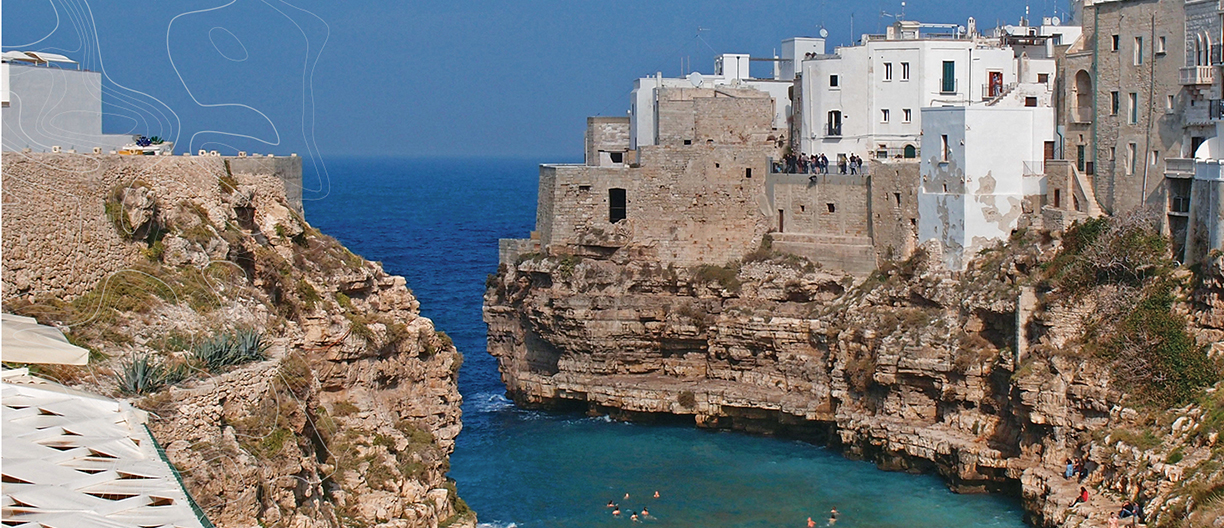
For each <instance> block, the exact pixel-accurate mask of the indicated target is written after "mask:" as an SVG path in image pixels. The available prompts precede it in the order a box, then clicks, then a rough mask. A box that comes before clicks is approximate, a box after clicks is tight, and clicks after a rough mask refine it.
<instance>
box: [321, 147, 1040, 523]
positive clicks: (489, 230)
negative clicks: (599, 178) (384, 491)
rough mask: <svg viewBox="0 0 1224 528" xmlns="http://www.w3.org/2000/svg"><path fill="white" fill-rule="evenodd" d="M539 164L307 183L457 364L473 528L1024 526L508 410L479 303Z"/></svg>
mask: <svg viewBox="0 0 1224 528" xmlns="http://www.w3.org/2000/svg"><path fill="white" fill-rule="evenodd" d="M540 161H541V160H529V159H417V158H414V159H393V158H339V159H338V158H329V159H327V160H326V162H327V166H328V171H329V173H330V181H323V182H321V183H320V184H317V185H321V186H322V187H319V188H321V189H323V190H327V187H330V192H327V194H326V196H323V193H311V192H310V189H311V187H312V185H316V184H312V182H311V181H310V179H309V178H307V181H306V182H305V186H306V188H307V192H306V198H307V201H306V203H305V208H306V218H307V220H308V221H309V222H310V223H311V224H312V225H314V226H315V227H317V228H319V229H321V230H322V231H323V232H324V233H327V234H329V235H331V236H334V237H336V238H337V239H339V240H340V241H341V242H343V243H344V245H346V246H348V248H349V249H351V250H352V251H353V252H355V253H357V254H359V255H361V256H363V257H365V258H367V259H370V260H378V261H382V263H383V266H384V267H385V268H386V270H387V272H388V273H393V274H397V275H403V276H404V277H406V278H407V279H408V286H409V287H410V288H412V290H413V291H414V292H415V294H416V296H417V298H418V299H419V300H420V301H421V312H422V314H423V315H425V316H426V317H429V318H431V319H433V321H434V323H435V324H436V325H437V327H438V329H440V330H443V331H445V332H446V333H448V334H449V335H450V336H451V337H452V338H453V339H454V341H455V345H456V346H457V347H458V348H459V351H460V352H462V353H463V355H464V357H465V361H464V364H463V368H462V369H461V370H460V373H459V390H460V392H461V393H462V394H463V398H464V404H463V432H462V433H461V434H460V435H459V438H458V439H457V445H456V447H455V453H454V454H453V455H452V456H451V472H450V475H451V477H453V478H454V479H455V480H456V481H457V483H458V489H459V494H460V496H462V497H463V498H464V499H465V500H466V501H467V503H468V504H469V505H470V506H471V507H472V509H473V510H475V511H476V512H477V514H478V515H479V517H480V522H481V524H482V525H483V526H489V527H496V528H509V527H511V526H514V527H515V528H537V527H540V528H543V527H548V528H552V527H557V528H582V527H601V526H621V527H626V528H627V527H629V526H632V525H634V523H633V522H632V521H630V520H629V518H628V515H629V512H630V511H640V510H641V509H642V508H647V509H649V511H650V517H648V518H645V519H644V520H643V522H642V523H641V524H642V525H643V527H644V528H649V527H656V528H664V527H703V528H724V527H787V526H790V527H796V528H801V527H805V526H806V520H807V518H808V517H812V518H813V519H814V520H816V521H817V525H818V526H824V525H825V524H826V522H827V518H828V513H829V510H830V509H831V508H837V510H838V512H839V516H838V521H837V523H836V526H838V527H897V528H902V527H904V528H920V527H932V528H934V527H1001V528H1020V527H1023V526H1024V524H1023V522H1022V519H1023V512H1022V510H1021V508H1020V504H1019V502H1018V501H1017V500H1016V499H1014V498H1008V497H1001V496H990V495H956V494H953V493H951V492H949V491H948V490H947V488H946V487H945V486H944V484H943V483H942V481H941V480H940V479H939V478H938V477H935V476H931V475H909V474H903V473H890V472H884V471H880V470H877V469H876V468H875V466H874V465H872V464H870V463H867V462H855V461H851V460H847V459H845V458H843V457H842V456H841V455H839V454H837V453H835V452H831V451H829V450H827V449H824V448H821V447H817V446H814V445H810V444H806V443H803V442H799V441H794V440H787V439H778V438H766V437H755V436H749V435H744V434H739V433H724V432H709V431H701V430H697V429H696V428H694V427H692V426H685V425H642V424H626V423H617V422H612V421H610V420H608V419H606V418H589V417H586V416H583V415H574V414H556V413H545V412H539V411H527V410H522V409H518V408H516V407H515V406H514V405H513V404H512V403H510V402H509V401H507V400H506V398H505V397H504V396H503V393H504V391H505V387H504V386H503V385H502V384H501V381H500V379H499V377H498V374H497V364H496V362H495V361H494V359H493V358H492V357H491V356H489V355H488V353H487V352H486V351H485V325H484V322H483V321H482V320H481V303H482V299H483V294H484V283H485V277H486V276H487V274H489V273H493V272H494V271H496V269H497V239H499V238H525V237H526V236H527V235H528V233H530V232H531V230H532V229H534V226H535V205H536V189H537V180H536V177H537V164H538V163H540ZM554 161H555V160H554ZM329 184H330V185H329ZM312 197H313V198H315V199H313V200H312V199H311V198H312ZM655 491H658V492H659V494H660V497H659V498H658V499H655V498H653V494H654V492H655ZM626 493H628V494H629V499H624V498H623V497H624V495H625V494H626ZM609 500H615V501H616V502H618V503H619V504H620V505H621V508H622V509H623V510H624V513H623V515H622V516H621V518H613V516H612V515H611V512H610V510H609V509H608V508H606V505H607V503H608V501H609Z"/></svg>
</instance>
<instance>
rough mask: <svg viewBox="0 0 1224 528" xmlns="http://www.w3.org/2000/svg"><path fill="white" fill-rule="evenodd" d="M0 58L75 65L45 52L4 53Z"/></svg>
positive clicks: (61, 57) (57, 55)
mask: <svg viewBox="0 0 1224 528" xmlns="http://www.w3.org/2000/svg"><path fill="white" fill-rule="evenodd" d="M2 57H3V59H4V60H5V61H21V62H34V63H38V64H46V63H49V62H66V63H69V64H76V63H77V62H76V61H74V60H72V59H69V58H68V57H65V56H63V55H60V54H58V53H47V52H45V51H6V52H4V54H3V55H2Z"/></svg>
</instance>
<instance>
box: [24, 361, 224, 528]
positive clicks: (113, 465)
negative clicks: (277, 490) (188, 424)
mask: <svg viewBox="0 0 1224 528" xmlns="http://www.w3.org/2000/svg"><path fill="white" fill-rule="evenodd" d="M0 402H2V404H0V418H2V421H3V427H0V435H2V436H3V448H4V451H3V467H0V472H3V473H4V486H3V487H2V488H3V490H2V492H0V503H2V504H3V508H2V509H0V521H2V522H3V523H4V524H6V525H8V526H22V527H24V526H30V527H41V528H94V527H96V528H143V527H160V528H204V527H205V526H209V527H211V526H212V524H211V523H209V522H207V519H206V518H202V517H201V516H198V515H197V514H196V512H195V511H194V510H193V509H192V507H191V502H190V499H189V498H188V496H187V494H186V492H185V491H184V490H183V489H182V487H180V484H179V480H178V478H177V477H176V476H175V474H174V470H173V469H172V468H171V467H170V466H169V465H168V464H167V463H166V462H165V461H164V460H163V458H162V454H161V453H160V452H159V451H158V449H157V448H156V444H155V442H154V439H153V438H152V436H151V435H150V434H149V431H148V429H146V428H145V427H144V426H143V425H142V423H143V421H144V416H143V412H142V411H140V410H138V409H135V408H133V407H131V406H130V405H128V404H126V403H122V402H118V401H115V400H110V399H105V398H102V397H99V396H95V395H90V394H85V393H81V392H78V391H72V390H70V389H66V388H64V387H61V386H58V385H55V384H52V383H45V382H44V383H42V384H31V383H12V382H9V381H5V382H3V383H0Z"/></svg>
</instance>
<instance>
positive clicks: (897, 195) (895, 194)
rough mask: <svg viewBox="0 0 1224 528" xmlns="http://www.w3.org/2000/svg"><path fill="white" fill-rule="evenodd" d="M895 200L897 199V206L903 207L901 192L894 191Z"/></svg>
mask: <svg viewBox="0 0 1224 528" xmlns="http://www.w3.org/2000/svg"><path fill="white" fill-rule="evenodd" d="M893 200H896V201H897V207H901V193H893Z"/></svg>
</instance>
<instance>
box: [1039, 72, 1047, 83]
mask: <svg viewBox="0 0 1224 528" xmlns="http://www.w3.org/2000/svg"><path fill="white" fill-rule="evenodd" d="M1037 82H1039V83H1041V84H1045V83H1048V82H1050V74H1048V73H1038V74H1037Z"/></svg>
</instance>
